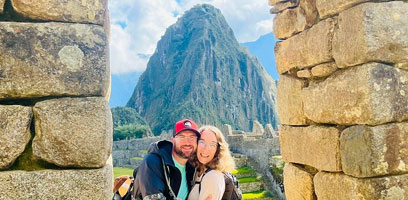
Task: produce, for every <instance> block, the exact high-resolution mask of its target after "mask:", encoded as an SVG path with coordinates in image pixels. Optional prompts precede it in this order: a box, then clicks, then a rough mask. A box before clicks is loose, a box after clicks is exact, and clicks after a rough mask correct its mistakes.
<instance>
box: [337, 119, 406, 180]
mask: <svg viewBox="0 0 408 200" xmlns="http://www.w3.org/2000/svg"><path fill="white" fill-rule="evenodd" d="M340 151H341V162H342V168H343V171H344V173H345V174H347V175H351V176H354V177H372V176H381V175H386V174H401V173H407V172H408V123H391V124H386V125H380V126H374V127H371V126H365V125H358V126H353V127H350V128H347V129H345V130H344V131H343V132H342V135H341V139H340Z"/></svg>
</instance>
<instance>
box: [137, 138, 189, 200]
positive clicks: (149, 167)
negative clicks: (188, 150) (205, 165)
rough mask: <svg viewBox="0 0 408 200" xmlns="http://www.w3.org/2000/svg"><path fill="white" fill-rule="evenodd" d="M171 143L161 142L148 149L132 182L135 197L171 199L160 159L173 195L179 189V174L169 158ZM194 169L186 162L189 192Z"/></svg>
mask: <svg viewBox="0 0 408 200" xmlns="http://www.w3.org/2000/svg"><path fill="white" fill-rule="evenodd" d="M172 148H173V143H171V142H170V141H166V140H162V141H159V142H155V143H153V144H152V145H151V146H150V148H149V151H148V152H149V154H147V155H146V156H145V157H144V159H143V161H142V163H141V164H140V167H139V169H138V170H137V175H136V178H135V181H134V188H133V189H134V190H135V194H136V197H138V198H139V199H143V198H144V197H145V196H150V195H155V194H160V193H161V194H163V195H164V196H165V197H166V199H167V200H169V199H172V197H171V195H170V190H169V188H168V187H167V184H166V180H165V178H164V171H163V165H162V161H161V158H160V157H162V158H163V160H164V163H165V167H166V170H167V175H168V177H169V178H170V186H171V188H172V189H173V192H174V194H175V195H176V196H177V193H178V191H179V189H180V184H181V172H180V171H179V170H178V169H177V167H176V166H175V165H174V162H173V159H172V157H171V151H172ZM194 172H195V168H194V167H193V166H191V165H190V164H189V163H188V162H187V164H186V177H187V185H188V190H189V191H190V190H191V188H192V186H193V185H194V184H193V183H192V181H193V176H194Z"/></svg>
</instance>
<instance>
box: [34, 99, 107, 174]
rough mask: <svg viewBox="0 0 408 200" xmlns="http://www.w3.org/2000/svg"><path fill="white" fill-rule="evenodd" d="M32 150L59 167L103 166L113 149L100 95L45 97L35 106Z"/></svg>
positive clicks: (104, 107) (105, 103)
mask: <svg viewBox="0 0 408 200" xmlns="http://www.w3.org/2000/svg"><path fill="white" fill-rule="evenodd" d="M33 111H34V118H35V133H36V135H35V137H34V140H33V152H34V154H35V155H36V156H37V157H39V158H40V159H42V160H45V161H47V162H50V163H54V164H56V165H58V166H62V167H102V166H104V164H105V163H106V160H107V159H108V157H109V155H110V154H111V151H112V141H113V139H112V116H111V112H110V109H109V105H108V103H107V101H106V100H105V99H104V98H103V97H88V98H62V99H53V100H46V101H42V102H39V103H37V104H36V105H35V106H34V109H33Z"/></svg>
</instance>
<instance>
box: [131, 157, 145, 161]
mask: <svg viewBox="0 0 408 200" xmlns="http://www.w3.org/2000/svg"><path fill="white" fill-rule="evenodd" d="M131 159H132V160H143V158H142V157H133V158H131Z"/></svg>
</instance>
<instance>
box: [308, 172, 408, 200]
mask: <svg viewBox="0 0 408 200" xmlns="http://www.w3.org/2000/svg"><path fill="white" fill-rule="evenodd" d="M313 181H314V187H315V193H316V196H317V199H319V200H320V199H322V200H332V199H336V200H350V199H359V200H360V199H361V200H363V199H376V200H391V199H393V200H394V199H398V200H399V199H401V200H405V199H408V175H400V176H387V177H381V178H366V179H358V178H353V177H350V176H347V175H344V174H339V173H326V172H319V173H317V174H316V175H315V177H314V179H313Z"/></svg>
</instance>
